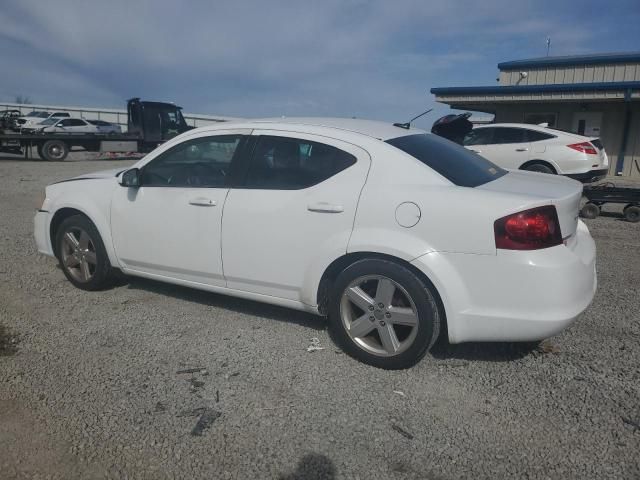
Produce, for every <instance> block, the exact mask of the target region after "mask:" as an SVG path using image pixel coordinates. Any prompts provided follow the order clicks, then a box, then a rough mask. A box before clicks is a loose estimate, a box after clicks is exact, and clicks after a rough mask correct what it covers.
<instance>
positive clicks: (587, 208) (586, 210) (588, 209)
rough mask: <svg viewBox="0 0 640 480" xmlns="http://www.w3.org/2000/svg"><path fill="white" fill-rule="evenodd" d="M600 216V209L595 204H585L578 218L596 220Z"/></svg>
mask: <svg viewBox="0 0 640 480" xmlns="http://www.w3.org/2000/svg"><path fill="white" fill-rule="evenodd" d="M598 215H600V207H599V206H598V205H596V204H595V203H591V202H589V203H586V204H585V205H584V207H582V209H581V210H580V216H581V217H582V218H591V219H593V218H596V217H597V216H598Z"/></svg>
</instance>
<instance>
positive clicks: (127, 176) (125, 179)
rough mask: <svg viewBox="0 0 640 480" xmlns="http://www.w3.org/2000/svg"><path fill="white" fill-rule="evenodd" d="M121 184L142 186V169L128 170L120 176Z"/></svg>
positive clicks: (131, 186) (124, 185)
mask: <svg viewBox="0 0 640 480" xmlns="http://www.w3.org/2000/svg"><path fill="white" fill-rule="evenodd" d="M120 185H122V186H123V187H130V188H138V187H139V186H140V169H139V168H132V169H130V170H127V171H126V172H124V173H123V174H122V176H121V177H120Z"/></svg>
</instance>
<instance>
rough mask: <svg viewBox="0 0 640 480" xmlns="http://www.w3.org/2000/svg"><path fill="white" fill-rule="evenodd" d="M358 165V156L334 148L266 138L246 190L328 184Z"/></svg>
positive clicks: (258, 148) (257, 152) (262, 138)
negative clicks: (352, 166) (343, 172)
mask: <svg viewBox="0 0 640 480" xmlns="http://www.w3.org/2000/svg"><path fill="white" fill-rule="evenodd" d="M354 163H356V157H354V156H353V155H351V154H350V153H347V152H344V151H342V150H340V149H337V148H335V147H332V146H330V145H325V144H323V143H318V142H312V141H310V140H302V139H296V138H287V137H272V136H268V135H262V136H260V137H259V138H258V143H257V145H256V147H255V150H254V154H253V157H252V159H251V165H250V167H249V172H248V174H247V180H246V182H245V187H246V188H260V189H268V190H300V189H303V188H308V187H311V186H313V185H317V184H318V183H320V182H324V181H325V180H327V179H328V178H330V177H332V176H334V175H336V174H337V173H339V172H341V171H342V170H344V169H346V168H348V167H350V166H351V165H353V164H354Z"/></svg>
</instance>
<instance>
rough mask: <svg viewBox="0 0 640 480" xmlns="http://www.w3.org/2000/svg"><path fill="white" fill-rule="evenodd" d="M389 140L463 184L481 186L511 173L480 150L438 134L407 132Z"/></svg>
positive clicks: (456, 183) (457, 183)
mask: <svg viewBox="0 0 640 480" xmlns="http://www.w3.org/2000/svg"><path fill="white" fill-rule="evenodd" d="M387 143H388V144H390V145H393V146H394V147H396V148H399V149H400V150H402V151H403V152H405V153H408V154H409V155H411V156H412V157H414V158H416V159H417V160H420V161H421V162H422V163H424V164H425V165H427V166H428V167H430V168H432V169H433V170H435V171H436V172H438V173H439V174H440V175H442V176H443V177H445V178H446V179H448V180H449V181H450V182H451V183H454V184H455V185H459V186H461V187H477V186H478V185H483V184H485V183H488V182H491V181H492V180H495V179H496V178H500V177H501V176H503V175H504V174H506V173H507V171H506V170H503V169H502V168H500V167H498V166H497V165H495V164H493V163H491V162H490V161H489V160H487V159H486V158H483V157H481V156H480V155H478V154H477V153H473V152H470V151H469V150H467V149H466V148H464V147H461V146H460V145H458V144H456V143H453V142H451V141H449V140H446V139H444V138H441V137H438V136H437V135H429V134H418V135H407V136H404V137H398V138H393V139H391V140H387Z"/></svg>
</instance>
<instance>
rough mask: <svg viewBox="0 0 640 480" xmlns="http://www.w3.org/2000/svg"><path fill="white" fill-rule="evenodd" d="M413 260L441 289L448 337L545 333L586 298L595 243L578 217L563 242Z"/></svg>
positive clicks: (567, 319) (560, 325) (592, 282)
mask: <svg viewBox="0 0 640 480" xmlns="http://www.w3.org/2000/svg"><path fill="white" fill-rule="evenodd" d="M429 257H431V258H429ZM413 264H414V265H415V266H416V267H418V268H420V269H421V270H422V271H424V272H425V274H426V275H427V276H429V278H430V279H431V280H432V281H433V283H434V285H435V286H436V288H437V289H438V291H439V293H440V295H441V297H442V300H443V303H444V306H445V311H446V314H447V326H448V331H449V341H450V342H451V343H461V342H469V341H533V340H542V339H544V338H547V337H550V336H552V335H555V334H557V333H559V332H561V331H562V330H563V329H565V328H566V327H567V326H569V325H570V324H571V323H572V322H573V321H574V320H575V319H576V317H577V316H578V315H580V313H582V312H583V311H584V310H585V309H586V308H587V307H588V306H589V304H590V303H591V301H592V299H593V296H594V294H595V291H596V285H597V279H596V267H595V243H594V241H593V239H592V238H591V235H590V234H589V231H588V229H587V227H586V226H585V225H584V224H583V223H582V222H579V223H578V230H577V231H576V235H575V238H574V239H571V240H570V241H569V246H565V245H560V246H557V247H552V248H547V249H543V250H536V251H528V252H527V251H507V250H498V252H497V254H496V255H465V254H447V253H444V254H443V253H435V254H433V253H432V254H427V255H424V256H422V257H419V258H418V259H416V260H414V261H413Z"/></svg>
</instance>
